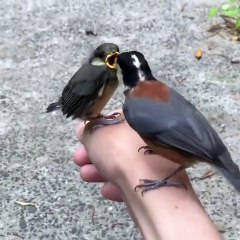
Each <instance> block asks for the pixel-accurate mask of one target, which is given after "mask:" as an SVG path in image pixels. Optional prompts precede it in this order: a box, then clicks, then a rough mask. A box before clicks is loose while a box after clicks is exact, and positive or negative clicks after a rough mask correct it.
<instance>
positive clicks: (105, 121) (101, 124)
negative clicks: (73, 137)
mask: <svg viewBox="0 0 240 240" xmlns="http://www.w3.org/2000/svg"><path fill="white" fill-rule="evenodd" d="M124 120H125V118H124V117H123V116H122V115H120V116H119V117H114V118H110V119H106V118H105V117H103V118H99V119H96V120H95V121H94V124H93V125H92V127H91V129H90V133H92V132H93V131H95V130H96V129H98V128H100V127H104V126H110V125H115V124H119V123H122V122H123V121H124Z"/></svg>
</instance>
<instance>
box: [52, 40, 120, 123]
mask: <svg viewBox="0 0 240 240" xmlns="http://www.w3.org/2000/svg"><path fill="white" fill-rule="evenodd" d="M118 55H119V48H118V46H117V45H115V44H113V43H103V44H101V45H100V46H98V47H97V48H96V49H95V50H94V51H93V53H92V55H91V56H90V58H89V60H88V62H87V63H85V64H83V65H82V66H81V68H80V69H79V70H78V71H77V72H76V73H75V74H74V75H73V77H72V78H71V79H70V81H69V82H68V84H67V85H66V86H65V88H64V89H63V92H62V96H61V97H60V98H59V99H58V101H57V102H54V103H52V104H50V105H49V106H48V107H47V113H49V112H52V111H55V110H58V109H61V110H62V112H63V114H64V115H66V117H67V118H68V117H72V119H76V118H80V119H82V120H85V121H87V120H93V119H97V118H98V119H99V120H101V121H100V122H99V123H100V124H101V125H109V124H111V123H114V121H112V122H111V121H110V120H113V119H114V118H115V117H116V116H117V115H118V113H115V114H112V115H110V116H105V117H104V116H102V115H101V111H102V109H103V108H104V106H105V105H106V104H107V103H108V101H109V100H110V98H111V97H112V95H113V93H114V91H115V90H116V88H117V87H118V78H117V68H118V65H117V57H118ZM104 120H106V121H104ZM107 120H108V121H107Z"/></svg>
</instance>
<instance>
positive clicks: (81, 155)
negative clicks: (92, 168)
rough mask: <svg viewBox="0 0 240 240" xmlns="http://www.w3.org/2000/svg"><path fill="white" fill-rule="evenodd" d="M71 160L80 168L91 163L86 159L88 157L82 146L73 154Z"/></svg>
mask: <svg viewBox="0 0 240 240" xmlns="http://www.w3.org/2000/svg"><path fill="white" fill-rule="evenodd" d="M73 160H74V162H75V163H76V164H77V165H78V166H80V167H82V166H84V165H86V164H90V163H91V161H90V160H89V158H88V155H87V152H86V149H85V148H84V146H82V147H80V148H79V149H78V150H77V151H76V152H75V153H74V155H73Z"/></svg>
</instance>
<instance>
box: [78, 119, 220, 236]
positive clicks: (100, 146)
mask: <svg viewBox="0 0 240 240" xmlns="http://www.w3.org/2000/svg"><path fill="white" fill-rule="evenodd" d="M90 128H91V124H87V125H86V126H84V125H83V124H79V126H78V127H77V130H76V135H77V137H78V139H79V140H80V142H81V143H82V144H83V145H84V147H82V148H80V149H79V150H77V151H76V153H75V155H74V159H75V162H76V163H77V164H78V165H79V166H81V169H80V175H81V177H82V178H83V180H85V181H87V182H105V184H104V186H103V188H102V190H101V192H102V195H103V196H104V197H105V198H108V199H111V200H114V201H122V200H124V202H125V203H126V205H127V207H128V209H129V212H130V214H131V215H132V217H133V220H134V221H135V223H136V224H137V225H138V227H139V228H140V230H141V233H142V235H143V237H144V239H147V240H157V239H161V240H165V239H166V240H179V239H184V240H192V239H194V240H198V239H199V240H219V239H222V238H221V235H220V234H219V232H218V230H217V229H216V227H215V226H214V224H213V223H212V221H211V220H210V218H209V217H208V215H207V214H206V212H205V211H204V209H203V207H202V205H201V203H200V201H199V200H198V198H197V196H196V194H195V193H194V191H193V189H192V186H191V183H190V181H189V178H188V176H187V174H186V172H185V171H182V172H180V173H179V174H177V175H176V176H174V177H172V178H171V180H170V181H172V182H178V183H183V184H184V185H185V186H186V188H187V190H186V189H185V188H176V187H162V188H159V189H157V190H152V191H149V192H147V193H145V194H144V195H143V196H142V195H141V191H140V190H139V191H137V192H135V191H134V187H135V186H136V185H137V184H138V183H139V179H142V178H146V179H163V178H164V177H166V176H168V175H169V174H170V173H171V172H172V171H173V170H174V169H176V168H177V167H178V165H176V164H175V163H173V162H171V161H169V160H167V159H165V158H162V157H160V156H158V155H144V154H143V152H138V148H139V147H141V146H144V145H145V144H144V142H143V141H142V139H141V138H140V137H139V136H138V134H137V133H136V132H135V131H133V130H132V129H131V128H130V127H129V126H128V124H127V123H126V122H124V123H121V124H117V125H113V126H107V127H102V128H98V129H96V130H95V131H93V132H92V133H91V134H90V131H89V129H90Z"/></svg>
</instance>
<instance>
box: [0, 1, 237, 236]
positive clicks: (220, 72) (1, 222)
mask: <svg viewBox="0 0 240 240" xmlns="http://www.w3.org/2000/svg"><path fill="white" fill-rule="evenodd" d="M188 2H189V1H188ZM190 2H191V4H187V5H184V1H169V0H149V1H146V0H140V1H138V0H129V1H123V0H112V1H107V0H103V1H95V0H88V1H77V0H69V1H63V0H61V1H54V0H42V1H33V0H25V1H17V0H9V1H2V2H1V5H0V34H1V37H0V74H1V75H0V83H1V85H0V86H1V87H0V112H1V118H0V144H1V145H0V146H1V147H0V148H1V151H0V157H1V165H0V239H4V240H12V239H14V240H15V239H16V240H18V239H26V240H36V239H39V240H43V239H49V240H55V239H61V240H65V239H66V240H76V239H81V240H87V239H90V240H93V239H96V240H97V239H109V240H110V239H111V240H114V239H139V238H140V235H139V233H138V231H137V230H136V229H135V228H134V225H133V223H132V221H131V219H130V217H129V215H128V213H127V211H126V209H125V207H124V205H123V204H116V203H112V202H110V201H106V200H104V199H103V198H102V197H101V195H100V193H99V188H100V186H99V185H98V184H87V183H84V182H82V181H81V180H80V178H79V171H78V168H77V167H76V166H75V165H74V164H73V161H72V154H73V153H74V151H75V149H76V148H77V147H78V146H79V143H78V142H77V140H76V137H75V136H74V125H75V123H74V122H71V121H70V120H66V119H65V118H64V117H63V116H62V115H61V113H58V114H55V115H51V114H50V115H46V114H44V110H45V107H46V106H47V105H48V104H49V103H51V102H52V101H54V100H56V99H57V98H58V96H59V95H60V93H61V91H62V89H63V87H64V85H65V84H66V83H67V82H68V80H69V78H70V77H71V76H72V75H73V74H74V72H75V71H76V70H77V69H78V68H79V66H80V65H81V62H82V61H83V59H84V58H85V57H86V56H87V55H88V54H89V52H90V50H91V49H93V48H94V47H96V46H97V45H99V43H101V42H114V43H117V44H119V46H120V48H121V50H122V51H123V50H133V49H135V50H140V51H142V52H143V53H144V54H145V55H146V57H147V59H149V63H150V65H151V66H152V69H153V72H154V74H155V75H156V76H157V77H159V78H161V79H163V80H165V82H166V83H168V84H169V85H171V86H173V87H174V88H175V89H177V90H178V91H179V92H181V93H182V94H183V95H184V96H185V97H186V98H188V99H189V100H191V101H192V102H193V103H194V104H195V105H196V106H198V108H199V109H200V110H201V111H202V112H203V113H204V114H205V115H206V117H207V118H208V119H209V121H210V122H211V123H212V124H213V126H214V127H215V128H216V130H217V131H218V132H219V133H220V135H221V137H222V139H223V140H224V142H225V143H226V145H227V146H228V147H229V150H230V151H231V153H232V157H233V159H234V160H235V161H236V163H238V165H240V156H239V155H240V154H239V153H240V151H239V146H240V77H239V76H240V70H239V69H240V65H239V64H232V63H230V59H231V58H232V57H234V58H236V57H239V55H240V45H239V43H236V42H231V41H229V40H227V39H225V38H224V37H220V36H219V35H215V36H212V37H209V36H210V34H209V33H207V31H206V30H207V28H208V27H209V26H210V24H211V23H210V22H208V21H207V12H208V9H209V5H208V2H211V1H190ZM215 2H219V1H215ZM183 6H184V7H183ZM214 21H216V20H214ZM85 30H93V31H94V32H96V33H97V36H88V35H86V34H85ZM198 48H202V49H203V50H204V53H203V58H202V59H201V60H199V61H198V60H196V59H195V58H194V53H195V51H196V50H197V49H198ZM121 91H122V90H121V88H120V90H119V91H118V92H117V94H116V95H115V97H114V98H113V100H112V102H111V103H110V104H109V106H108V108H107V110H110V109H114V108H116V107H117V106H118V107H119V106H121V103H122V97H121ZM208 169H209V167H208V166H205V165H201V166H200V165H199V166H198V167H196V168H194V169H189V173H190V175H191V176H195V177H196V176H197V177H199V176H201V175H202V174H204V173H205V172H206V171H207V170H208ZM193 185H194V188H195V190H196V192H197V194H198V196H199V197H200V199H201V201H202V203H203V204H204V206H205V208H206V210H207V212H208V213H209V215H210V217H211V218H212V220H213V221H214V222H215V223H216V225H217V226H218V227H219V229H220V230H221V231H222V232H223V235H224V237H225V239H227V240H238V239H240V210H239V209H240V195H239V194H238V193H237V192H236V191H235V190H234V189H233V188H232V187H231V186H230V185H229V184H228V183H227V182H226V181H225V179H223V178H222V176H220V175H214V176H213V177H212V178H208V179H205V180H199V179H195V180H193ZM15 201H25V202H31V203H34V204H36V207H34V206H25V207H24V206H20V205H19V204H17V203H16V202H15ZM93 209H95V214H94V221H93V219H92V214H93ZM196 224H197V223H196Z"/></svg>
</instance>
